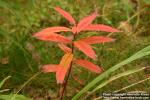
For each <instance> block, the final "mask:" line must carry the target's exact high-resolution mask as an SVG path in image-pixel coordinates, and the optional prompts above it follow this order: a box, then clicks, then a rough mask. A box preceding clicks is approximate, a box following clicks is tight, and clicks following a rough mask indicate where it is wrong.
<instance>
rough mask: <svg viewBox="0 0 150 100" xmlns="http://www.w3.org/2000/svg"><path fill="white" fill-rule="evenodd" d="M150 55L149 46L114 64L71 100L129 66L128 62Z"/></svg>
mask: <svg viewBox="0 0 150 100" xmlns="http://www.w3.org/2000/svg"><path fill="white" fill-rule="evenodd" d="M147 55H150V45H149V46H147V47H145V48H144V49H142V50H140V51H139V52H137V53H135V54H134V55H132V56H131V57H129V58H127V59H125V60H124V61H122V62H120V63H118V64H116V65H115V66H113V67H111V68H109V69H108V70H107V71H105V72H104V73H102V74H101V75H99V76H98V77H96V78H95V79H94V80H93V81H92V82H90V83H89V84H87V85H86V86H85V87H84V88H83V89H82V90H81V91H80V92H78V93H77V94H76V95H75V96H74V97H73V98H72V100H77V99H78V98H79V97H80V96H81V95H83V93H85V92H87V91H88V90H89V89H91V88H92V87H93V86H95V85H96V84H97V83H98V82H100V81H102V80H103V79H104V78H105V77H107V76H108V75H110V74H111V73H113V72H114V71H116V70H117V69H119V68H121V67H122V66H123V65H126V64H129V63H130V62H132V61H134V60H137V59H139V58H142V57H144V56H147Z"/></svg>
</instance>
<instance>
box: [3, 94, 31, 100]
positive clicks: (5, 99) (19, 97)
mask: <svg viewBox="0 0 150 100" xmlns="http://www.w3.org/2000/svg"><path fill="white" fill-rule="evenodd" d="M14 95H15V94H9V95H0V100H11V98H12V97H13V96H14ZM13 100H32V99H29V98H27V97H25V96H23V95H18V94H17V95H16V96H15V98H14V99H13Z"/></svg>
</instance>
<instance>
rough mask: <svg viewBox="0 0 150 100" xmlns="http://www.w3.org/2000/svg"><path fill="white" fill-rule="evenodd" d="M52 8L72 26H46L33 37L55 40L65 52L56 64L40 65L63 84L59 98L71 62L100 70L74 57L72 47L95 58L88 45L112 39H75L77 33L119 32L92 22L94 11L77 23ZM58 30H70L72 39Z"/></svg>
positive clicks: (95, 37) (100, 37) (64, 86)
mask: <svg viewBox="0 0 150 100" xmlns="http://www.w3.org/2000/svg"><path fill="white" fill-rule="evenodd" d="M54 9H55V11H57V12H58V13H59V14H61V15H62V16H63V17H64V18H65V19H66V20H68V21H69V22H70V24H71V27H72V28H67V27H64V26H55V27H48V28H45V29H43V30H41V31H40V32H37V33H36V34H34V37H35V38H37V39H40V40H43V41H53V42H57V43H58V46H59V47H60V49H61V50H62V51H64V53H65V54H64V56H63V57H62V59H61V61H60V63H59V64H58V65H56V64H48V65H44V66H43V67H42V71H43V72H45V73H48V72H55V73H56V80H57V83H60V84H63V88H62V89H61V90H62V91H61V93H60V94H61V96H60V99H62V98H63V94H64V91H65V88H66V85H67V81H68V78H69V75H70V72H71V68H72V65H73V64H77V65H80V66H82V67H84V68H86V69H88V70H90V71H92V72H95V73H101V72H102V68H101V67H99V66H97V65H95V64H93V63H92V62H89V61H87V60H84V59H75V57H74V48H77V49H79V50H80V51H81V52H83V53H84V54H85V55H87V56H88V57H90V58H92V59H96V54H95V52H94V50H93V49H92V47H91V46H90V45H91V44H96V43H106V42H111V41H113V39H112V38H108V37H103V36H91V37H86V38H82V39H79V40H76V38H77V36H78V34H79V33H80V32H84V31H104V32H119V30H117V29H114V28H112V27H110V26H106V25H102V24H92V22H93V20H94V19H95V18H96V16H97V13H96V12H94V13H92V14H91V15H88V16H86V17H84V18H83V19H81V20H80V21H79V23H76V21H75V20H74V18H73V17H72V16H71V15H70V14H69V13H67V12H66V11H64V10H62V9H61V8H59V7H55V8H54ZM60 32H64V33H66V32H72V34H71V35H72V36H73V39H69V38H67V37H64V36H62V35H61V34H58V33H60ZM68 45H71V48H69V47H68ZM67 73H68V75H67V77H66V81H65V76H66V74H67Z"/></svg>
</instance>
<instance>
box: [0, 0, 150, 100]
mask: <svg viewBox="0 0 150 100" xmlns="http://www.w3.org/2000/svg"><path fill="white" fill-rule="evenodd" d="M136 1H137V2H131V0H88V3H87V1H86V0H11V1H10V0H0V12H1V14H0V75H1V77H0V81H1V80H3V79H4V78H6V77H7V76H9V75H10V76H11V78H10V79H9V80H7V81H6V82H5V84H4V85H3V89H5V88H7V89H8V88H9V89H10V91H6V92H4V94H9V93H16V92H17V91H18V90H19V89H20V88H21V86H22V85H23V84H24V83H25V82H27V81H28V79H30V78H31V77H32V76H34V75H35V74H36V73H37V72H39V67H40V66H41V65H43V64H49V63H54V64H56V63H58V62H59V60H60V58H61V56H62V55H63V53H62V52H61V51H60V50H59V49H58V47H57V46H56V45H55V43H51V42H43V41H39V40H36V39H34V38H33V37H32V35H33V34H34V33H35V32H37V31H39V30H40V29H42V28H45V27H50V26H68V25H69V24H68V23H67V21H66V20H65V19H63V18H62V17H61V16H60V15H59V14H57V13H56V12H55V11H54V10H53V7H54V6H59V7H61V8H63V9H65V10H66V11H68V12H70V13H71V14H72V15H73V16H74V18H75V19H76V20H79V19H81V18H82V17H84V16H86V15H87V14H89V13H91V12H92V11H94V10H95V9H97V10H98V12H99V16H98V17H97V19H96V20H95V22H94V23H102V24H106V25H110V26H113V27H116V28H117V27H118V28H119V29H120V30H122V31H123V32H120V33H112V34H109V33H104V32H88V33H85V34H81V35H80V36H79V38H80V37H86V36H90V35H91V34H92V35H94V34H95V35H105V36H106V35H108V34H109V35H110V37H112V38H114V39H116V41H115V42H113V43H106V44H105V45H94V46H95V48H94V49H95V50H96V53H97V54H98V59H97V60H96V61H94V63H95V64H98V65H99V66H102V67H103V69H104V70H105V71H107V70H108V69H109V68H112V66H114V65H116V64H118V63H120V62H121V61H123V60H125V59H127V58H129V57H130V56H131V55H133V54H135V53H136V52H137V51H139V50H141V49H143V48H145V47H146V46H148V45H149V44H150V41H149V40H150V34H149V33H150V29H149V25H150V18H149V12H150V8H149V4H150V3H149V2H147V1H148V0H136ZM125 21H127V23H126V24H123V23H124V22H125ZM75 56H77V57H82V58H83V57H84V55H83V54H82V53H81V52H77V53H76V54H75ZM86 59H89V58H86ZM149 59H150V56H146V57H143V58H141V59H138V60H136V61H134V62H132V63H130V64H128V65H124V66H123V67H121V68H120V69H119V70H116V71H115V72H114V73H112V74H111V75H110V76H109V77H112V76H114V75H116V74H119V73H120V72H125V71H128V70H134V69H135V68H142V67H146V66H149V65H150V61H149ZM89 60H91V59H89ZM149 74H150V72H149V70H146V71H143V72H141V73H135V74H133V75H130V77H124V78H121V79H119V80H118V79H117V80H115V81H114V82H112V83H109V84H107V86H105V87H103V88H101V89H100V90H98V91H97V92H95V93H94V94H93V96H91V99H93V98H96V97H98V96H99V95H100V94H101V93H102V92H104V91H105V92H112V91H115V90H119V89H121V88H123V87H125V86H128V85H130V84H132V83H136V82H138V81H140V80H142V79H146V78H147V76H148V75H149ZM73 75H74V76H76V77H78V80H82V81H83V85H81V84H79V83H78V82H77V81H75V80H74V79H73V78H72V77H70V79H69V85H68V88H67V89H68V91H71V92H69V93H67V96H66V97H65V98H66V99H70V98H72V97H73V96H74V95H75V94H77V93H78V92H79V91H80V90H82V89H83V87H85V86H86V85H87V84H88V83H90V82H91V81H92V80H93V79H95V77H97V76H98V75H97V74H94V73H91V72H88V71H87V70H85V69H82V68H78V67H77V68H76V66H74V69H73V72H72V75H71V76H73ZM98 85H99V84H98ZM98 85H94V86H93V87H92V89H94V88H95V87H97V86H98ZM58 88H59V85H57V84H56V80H55V75H54V74H53V73H50V74H44V73H41V74H40V75H38V76H37V77H35V78H34V79H33V80H31V81H30V82H29V83H28V84H26V85H25V86H24V87H23V88H22V89H21V91H20V92H19V93H20V94H23V95H25V96H27V97H30V98H33V99H36V98H38V97H39V98H43V99H47V98H46V96H48V95H49V94H53V96H51V98H57V93H58ZM92 89H91V90H92ZM29 90H30V92H28V91H29ZM149 90H150V84H149V80H147V81H146V82H143V83H141V84H138V85H136V86H133V87H131V88H128V89H125V90H123V91H122V92H130V91H147V92H150V91H149ZM86 93H88V91H86ZM35 94H36V95H35ZM89 99H90V98H89Z"/></svg>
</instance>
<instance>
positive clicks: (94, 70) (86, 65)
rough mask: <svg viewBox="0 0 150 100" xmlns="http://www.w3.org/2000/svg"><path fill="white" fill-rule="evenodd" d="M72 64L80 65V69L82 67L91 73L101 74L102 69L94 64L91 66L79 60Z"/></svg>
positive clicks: (87, 62) (85, 61) (89, 63)
mask: <svg viewBox="0 0 150 100" xmlns="http://www.w3.org/2000/svg"><path fill="white" fill-rule="evenodd" d="M74 63H76V64H78V65H80V66H82V67H84V68H86V69H88V70H90V71H92V72H95V73H101V72H102V69H101V68H100V67H99V66H97V65H95V64H93V63H91V62H89V61H87V60H82V59H79V60H75V61H74Z"/></svg>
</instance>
